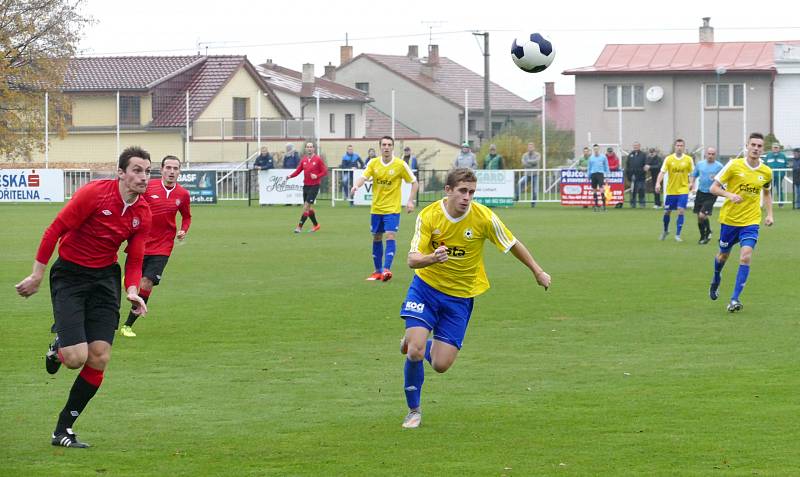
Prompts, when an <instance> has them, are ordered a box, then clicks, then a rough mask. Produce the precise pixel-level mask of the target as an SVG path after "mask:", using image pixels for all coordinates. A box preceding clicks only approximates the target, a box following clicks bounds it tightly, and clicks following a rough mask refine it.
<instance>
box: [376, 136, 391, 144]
mask: <svg viewBox="0 0 800 477" xmlns="http://www.w3.org/2000/svg"><path fill="white" fill-rule="evenodd" d="M384 139H388V140H390V141H392V146H394V138H393V137H392V136H383V137H382V138H380V139H379V140H378V145H379V146H380V145H381V143H382V142H383V140H384Z"/></svg>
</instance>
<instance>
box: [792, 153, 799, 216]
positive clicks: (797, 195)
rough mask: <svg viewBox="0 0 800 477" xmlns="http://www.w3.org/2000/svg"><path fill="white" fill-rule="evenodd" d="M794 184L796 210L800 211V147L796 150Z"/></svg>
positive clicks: (793, 162)
mask: <svg viewBox="0 0 800 477" xmlns="http://www.w3.org/2000/svg"><path fill="white" fill-rule="evenodd" d="M793 153H794V157H793V158H792V182H794V208H795V209H797V210H800V147H796V148H794V151H793Z"/></svg>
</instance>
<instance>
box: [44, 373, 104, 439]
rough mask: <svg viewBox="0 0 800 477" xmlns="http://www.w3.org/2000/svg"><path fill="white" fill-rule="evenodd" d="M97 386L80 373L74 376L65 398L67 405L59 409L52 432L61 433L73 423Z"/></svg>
mask: <svg viewBox="0 0 800 477" xmlns="http://www.w3.org/2000/svg"><path fill="white" fill-rule="evenodd" d="M98 389H99V386H92V385H91V384H89V382H87V381H86V380H85V379H84V378H83V376H82V375H80V374H79V375H78V377H77V378H75V383H73V384H72V389H70V391H69V398H67V405H66V406H64V409H62V410H61V413H60V414H59V415H58V424H56V430H55V432H54V434H63V433H65V432H67V429H68V428H71V427H72V425H73V424H75V420H76V419H78V416H80V414H81V413H82V412H83V410H84V408H86V405H87V404H89V401H90V400H91V399H92V398H93V397H94V395H95V394H96V393H97V390H98Z"/></svg>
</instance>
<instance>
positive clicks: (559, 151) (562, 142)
mask: <svg viewBox="0 0 800 477" xmlns="http://www.w3.org/2000/svg"><path fill="white" fill-rule="evenodd" d="M546 139H547V167H548V168H551V167H559V166H562V165H564V164H566V163H567V162H568V161H570V160H571V159H573V158H574V157H573V156H574V150H575V133H574V132H572V131H564V130H560V129H556V127H555V126H554V125H553V124H550V123H548V124H547V136H546ZM529 142H533V143H534V144H536V151H537V152H539V153H540V154H542V125H541V123H540V122H537V123H535V124H530V123H527V124H525V123H511V124H509V125H507V126H505V127H504V128H503V129H502V130H501V131H500V133H499V134H498V135H496V136H495V137H493V138H492V139H491V140H487V141H484V142H483V144H482V145H481V148H480V150H479V151H476V152H475V155H476V158H477V159H478V163H479V166H480V167H483V161H484V159H485V158H486V155H487V154H488V153H489V145H491V144H494V145H496V146H497V153H498V154H500V155H501V156H503V167H504V168H506V169H520V168H522V163H521V158H522V155H523V154H525V152H526V151H527V150H528V143H529Z"/></svg>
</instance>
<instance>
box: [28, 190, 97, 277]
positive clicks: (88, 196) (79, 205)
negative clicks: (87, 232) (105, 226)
mask: <svg viewBox="0 0 800 477" xmlns="http://www.w3.org/2000/svg"><path fill="white" fill-rule="evenodd" d="M92 188H93V187H92V186H90V185H86V186H83V187H81V188H80V189H78V191H77V192H75V195H74V196H72V199H70V201H69V202H67V205H66V206H65V207H64V208H63V209H61V212H59V213H58V215H57V216H56V218H55V220H53V223H52V224H50V226H49V227H47V230H45V231H44V235H42V241H41V242H40V243H39V250H37V252H36V261H37V262H39V263H44V264H45V265H47V262H49V261H50V257H51V256H52V255H53V251H54V250H55V248H56V244H57V243H58V239H59V238H61V237H62V236H63V235H64V234H66V233H67V232H69V231H70V230H73V229H76V228H78V227H79V226H80V225H81V224H82V223H83V221H84V220H86V218H87V217H89V215H91V214H92V212H93V211H94V207H93V206H92V193H91V192H90V191H89V189H92Z"/></svg>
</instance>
